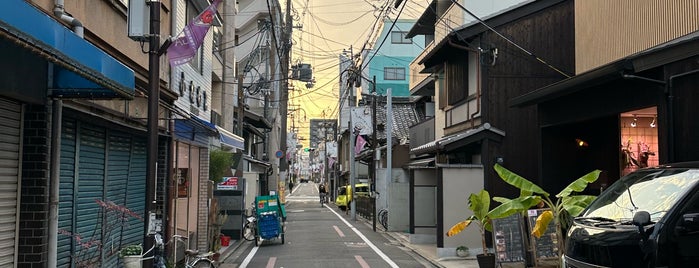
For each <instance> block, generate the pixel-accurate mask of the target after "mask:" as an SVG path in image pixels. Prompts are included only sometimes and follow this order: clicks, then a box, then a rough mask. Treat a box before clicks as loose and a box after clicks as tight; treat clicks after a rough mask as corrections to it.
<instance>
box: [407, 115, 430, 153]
mask: <svg viewBox="0 0 699 268" xmlns="http://www.w3.org/2000/svg"><path fill="white" fill-rule="evenodd" d="M431 141H434V117H430V118H428V119H426V120H425V121H422V122H420V123H417V124H415V125H413V126H411V127H410V149H413V148H417V147H418V146H421V145H424V144H427V143H428V142H431Z"/></svg>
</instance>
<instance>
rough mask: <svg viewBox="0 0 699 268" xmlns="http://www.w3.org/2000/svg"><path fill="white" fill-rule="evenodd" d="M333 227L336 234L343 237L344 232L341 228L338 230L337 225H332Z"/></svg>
mask: <svg viewBox="0 0 699 268" xmlns="http://www.w3.org/2000/svg"><path fill="white" fill-rule="evenodd" d="M333 228H335V232H337V235H339V236H340V237H345V233H343V232H342V230H340V228H338V227H337V225H333Z"/></svg>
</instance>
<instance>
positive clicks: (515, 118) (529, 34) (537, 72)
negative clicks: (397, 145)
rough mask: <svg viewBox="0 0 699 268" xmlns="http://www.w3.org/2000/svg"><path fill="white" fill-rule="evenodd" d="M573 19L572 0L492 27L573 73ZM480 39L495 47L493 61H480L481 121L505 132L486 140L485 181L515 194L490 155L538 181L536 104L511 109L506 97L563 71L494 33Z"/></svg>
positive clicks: (497, 189) (551, 80)
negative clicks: (495, 56) (501, 138)
mask: <svg viewBox="0 0 699 268" xmlns="http://www.w3.org/2000/svg"><path fill="white" fill-rule="evenodd" d="M573 18H574V17H573V1H564V2H562V3H558V4H556V5H553V6H550V7H548V8H546V9H544V10H541V11H538V12H536V13H533V14H531V15H528V16H525V17H522V18H520V19H517V20H515V21H512V22H510V23H508V24H505V25H502V26H500V27H496V28H495V29H496V30H497V31H498V32H500V33H502V34H503V35H504V36H506V37H508V38H510V40H512V41H513V42H515V43H516V44H518V45H519V46H521V47H522V48H525V49H526V50H528V51H529V52H531V53H533V54H534V55H536V56H537V57H539V58H541V59H543V60H544V61H546V62H548V63H549V64H551V65H552V66H555V68H557V69H559V70H561V71H563V72H565V73H567V74H569V75H572V74H573V73H574V71H573V70H574V54H575V53H574V36H573V34H574V20H573ZM479 38H480V43H481V44H480V46H481V47H482V48H484V49H490V48H497V50H498V56H497V59H496V60H495V62H494V63H493V62H492V61H489V60H491V59H492V58H488V57H484V58H483V59H482V62H481V71H482V76H483V88H482V91H483V92H482V94H483V114H482V116H483V122H489V123H491V124H492V125H493V126H494V127H495V128H498V129H501V130H504V131H505V133H506V136H505V138H504V140H503V141H502V142H501V143H497V142H491V143H489V144H488V146H487V150H489V151H488V152H487V153H484V159H483V164H484V165H485V167H486V173H485V177H486V178H485V179H486V185H487V188H488V190H489V191H491V192H492V193H493V196H514V195H517V194H518V193H519V192H518V190H516V189H515V188H514V187H512V186H510V185H508V184H506V183H504V182H503V181H502V180H501V179H500V178H499V177H498V176H497V174H496V173H495V172H494V171H493V168H492V166H493V165H494V163H495V162H494V161H495V158H496V157H502V159H503V160H504V162H503V166H504V167H506V168H508V169H510V170H512V171H514V172H516V173H517V174H519V175H522V176H523V177H525V178H527V179H529V180H532V181H537V176H538V169H539V166H540V163H539V154H540V149H539V148H540V134H539V128H538V123H537V122H538V119H537V110H536V109H537V108H536V106H529V107H525V108H513V107H510V106H509V100H510V99H512V98H514V97H517V96H520V95H522V94H525V93H528V92H531V91H534V90H536V89H538V88H540V87H543V86H546V85H549V84H551V83H554V82H556V81H560V80H562V79H564V78H566V76H564V75H563V74H560V73H559V72H557V71H555V70H553V69H552V68H550V67H548V66H547V65H545V64H542V63H541V62H539V61H538V60H536V59H535V58H533V57H531V56H529V55H528V53H527V52H525V51H522V50H521V49H519V48H517V47H515V46H514V45H512V44H511V43H509V42H508V41H506V40H505V39H503V38H502V37H500V36H498V35H496V34H495V33H493V32H490V31H487V32H484V33H483V34H481V35H480V36H479ZM491 63H492V64H491ZM485 156H487V157H485Z"/></svg>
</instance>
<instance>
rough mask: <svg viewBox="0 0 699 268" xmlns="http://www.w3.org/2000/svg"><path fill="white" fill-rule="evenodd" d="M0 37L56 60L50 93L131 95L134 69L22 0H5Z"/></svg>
mask: <svg viewBox="0 0 699 268" xmlns="http://www.w3.org/2000/svg"><path fill="white" fill-rule="evenodd" d="M0 39H6V40H8V41H11V42H14V43H15V44H17V45H18V46H20V47H25V48H26V49H28V50H29V51H31V52H33V53H36V54H37V55H38V56H40V57H42V58H44V59H46V60H47V61H48V62H51V63H53V64H55V66H54V68H53V73H52V74H50V75H53V78H52V84H51V85H49V87H50V89H51V95H52V96H54V97H66V98H91V99H110V98H123V99H132V98H133V96H134V91H135V78H134V72H133V70H131V69H130V68H128V67H127V66H125V65H124V64H122V63H121V62H119V61H117V60H116V59H114V58H112V57H111V56H110V55H109V54H107V53H105V52H104V51H102V50H101V49H99V48H97V47H96V46H94V45H92V44H91V43H89V42H88V41H86V40H84V39H82V38H80V37H79V36H77V35H76V34H75V33H73V32H72V31H71V30H69V29H68V28H66V27H65V26H63V25H62V24H60V23H59V22H57V21H56V20H54V19H53V18H52V17H50V16H49V15H47V14H45V13H43V12H41V11H40V10H39V9H37V8H35V7H34V6H32V5H30V4H29V3H27V2H26V1H24V0H4V2H3V7H2V8H0Z"/></svg>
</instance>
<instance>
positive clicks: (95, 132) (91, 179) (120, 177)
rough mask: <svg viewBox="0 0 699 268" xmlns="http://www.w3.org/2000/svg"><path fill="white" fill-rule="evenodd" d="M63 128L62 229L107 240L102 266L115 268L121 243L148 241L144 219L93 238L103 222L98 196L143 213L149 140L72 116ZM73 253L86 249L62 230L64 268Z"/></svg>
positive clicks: (60, 258)
mask: <svg viewBox="0 0 699 268" xmlns="http://www.w3.org/2000/svg"><path fill="white" fill-rule="evenodd" d="M62 131H63V133H62V140H61V146H62V147H61V188H60V197H59V198H60V203H59V230H65V231H69V232H70V233H73V234H80V235H81V236H82V238H83V239H98V240H100V241H103V242H104V243H105V244H104V246H103V250H102V257H103V259H102V265H101V267H116V266H117V265H118V257H117V256H118V255H117V251H118V250H119V248H121V246H122V245H125V244H133V243H141V242H142V241H143V237H144V235H143V228H144V223H143V221H141V220H139V219H135V218H132V217H130V218H129V219H128V223H127V224H125V225H123V226H118V227H117V228H118V229H117V230H115V229H111V228H110V230H106V231H105V233H104V235H106V237H101V236H102V235H101V234H98V236H99V237H94V236H93V231H94V230H99V228H101V224H102V221H101V217H100V216H101V215H100V206H99V205H98V204H97V203H96V202H95V201H96V200H102V201H111V202H114V203H115V204H117V205H121V206H125V207H127V208H128V209H130V210H131V211H133V212H135V213H136V214H139V215H141V217H143V215H144V210H145V209H144V208H145V195H146V193H145V188H146V179H145V178H146V140H145V138H144V137H139V136H134V135H131V134H128V133H124V132H119V131H114V130H111V129H107V128H104V127H101V126H94V125H90V124H87V123H84V122H76V121H75V120H74V119H70V118H67V119H64V120H63V129H62ZM76 159H77V160H76ZM112 216H114V215H112ZM114 220H115V219H107V223H106V226H105V227H108V226H111V227H115V226H112V225H111V224H112V223H113V222H114ZM71 253H72V254H74V255H78V254H84V253H85V250H84V249H81V248H80V245H78V244H77V243H76V241H75V239H73V238H71V237H70V236H66V235H60V236H59V241H58V266H59V267H71V262H72V260H71ZM95 255H96V256H98V255H99V254H97V253H95Z"/></svg>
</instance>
